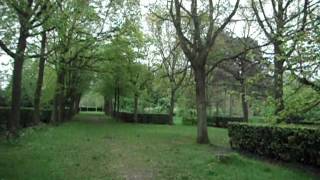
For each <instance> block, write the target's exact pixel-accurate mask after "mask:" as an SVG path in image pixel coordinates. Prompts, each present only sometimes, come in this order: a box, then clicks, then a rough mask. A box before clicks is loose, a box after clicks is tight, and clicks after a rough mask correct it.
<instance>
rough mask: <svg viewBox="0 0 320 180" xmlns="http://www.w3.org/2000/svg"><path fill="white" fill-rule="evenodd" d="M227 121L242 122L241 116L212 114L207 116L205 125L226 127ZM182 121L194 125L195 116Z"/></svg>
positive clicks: (195, 122)
mask: <svg viewBox="0 0 320 180" xmlns="http://www.w3.org/2000/svg"><path fill="white" fill-rule="evenodd" d="M229 122H243V118H242V117H222V116H212V117H207V125H208V126H213V127H223V128H226V127H228V123H229ZM182 123H183V124H184V125H195V124H197V120H196V119H195V118H183V119H182Z"/></svg>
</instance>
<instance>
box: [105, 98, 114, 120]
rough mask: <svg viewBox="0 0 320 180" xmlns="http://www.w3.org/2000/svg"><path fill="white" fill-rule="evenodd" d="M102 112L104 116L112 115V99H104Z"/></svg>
mask: <svg viewBox="0 0 320 180" xmlns="http://www.w3.org/2000/svg"><path fill="white" fill-rule="evenodd" d="M104 112H105V114H106V115H109V116H111V115H112V112H113V110H112V99H108V98H106V97H105V98H104Z"/></svg>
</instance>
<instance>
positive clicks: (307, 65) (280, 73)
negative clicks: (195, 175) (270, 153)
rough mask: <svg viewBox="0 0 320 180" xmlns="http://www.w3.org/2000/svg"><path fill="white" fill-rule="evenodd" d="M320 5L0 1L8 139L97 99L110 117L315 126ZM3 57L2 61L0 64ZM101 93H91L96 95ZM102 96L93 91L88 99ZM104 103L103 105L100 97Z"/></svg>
mask: <svg viewBox="0 0 320 180" xmlns="http://www.w3.org/2000/svg"><path fill="white" fill-rule="evenodd" d="M319 6H320V3H319V1H317V0H249V1H241V0H235V1H231V0H230V1H221V0H216V1H213V0H208V1H202V0H183V1H181V0H168V1H155V2H149V1H148V2H146V1H141V2H140V1H136V0H107V1H101V0H65V1H62V0H0V14H1V18H0V47H1V50H0V63H1V65H0V67H1V68H0V105H1V106H2V107H3V106H6V107H10V118H9V119H7V121H6V122H7V123H6V129H7V131H8V136H9V137H17V136H18V135H19V129H20V128H21V119H22V118H24V117H21V113H20V112H21V108H22V107H32V108H33V119H32V121H31V122H29V124H28V125H29V126H34V125H38V124H39V123H41V121H40V115H41V112H42V111H43V110H51V112H52V113H51V117H50V120H48V121H49V122H50V123H52V124H59V123H62V122H64V121H67V120H70V119H71V118H72V117H73V116H74V115H75V114H77V113H78V112H79V108H80V104H81V100H82V101H83V100H84V97H86V98H85V99H86V101H87V102H89V101H90V98H97V97H100V98H101V99H103V103H102V104H103V105H104V107H103V109H104V111H105V112H106V113H107V114H109V115H114V116H116V115H117V113H119V112H132V113H134V121H135V122H138V113H163V114H168V115H169V119H170V124H171V125H174V122H175V119H179V118H182V121H185V120H188V119H193V120H194V121H195V122H196V123H197V143H199V144H207V143H209V142H210V140H209V136H208V131H207V119H208V117H211V116H223V117H243V119H244V120H245V121H247V122H252V121H257V119H258V120H260V121H264V122H267V123H287V122H291V121H294V120H297V119H298V120H299V121H302V120H306V121H319V120H320V119H319V117H320V116H319V115H320V93H319V92H320V48H319V47H320V44H319V43H320V7H319ZM5 59H9V61H5ZM98 95H99V96H98ZM97 99H99V98H97ZM101 101H102V100H101Z"/></svg>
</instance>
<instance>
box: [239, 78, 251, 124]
mask: <svg viewBox="0 0 320 180" xmlns="http://www.w3.org/2000/svg"><path fill="white" fill-rule="evenodd" d="M240 85H241V102H242V111H243V120H244V121H246V122H248V119H249V107H248V101H247V97H246V96H247V92H246V85H245V83H244V82H243V81H240Z"/></svg>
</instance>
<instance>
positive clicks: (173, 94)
mask: <svg viewBox="0 0 320 180" xmlns="http://www.w3.org/2000/svg"><path fill="white" fill-rule="evenodd" d="M175 99H176V90H175V89H171V97H170V106H169V124H170V125H173V117H174V105H175Z"/></svg>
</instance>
